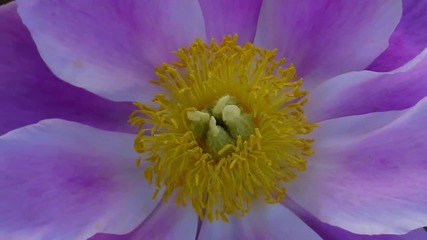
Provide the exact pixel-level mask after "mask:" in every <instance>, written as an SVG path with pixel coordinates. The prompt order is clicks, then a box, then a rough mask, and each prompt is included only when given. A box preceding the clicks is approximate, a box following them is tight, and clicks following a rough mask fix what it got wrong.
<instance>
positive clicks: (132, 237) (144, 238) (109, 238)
mask: <svg viewBox="0 0 427 240" xmlns="http://www.w3.org/2000/svg"><path fill="white" fill-rule="evenodd" d="M196 233H197V214H196V212H195V211H194V210H193V209H192V208H191V207H190V206H188V207H181V206H175V205H174V204H173V203H169V204H163V203H162V204H159V206H158V207H157V208H156V209H155V210H154V212H153V213H152V214H151V215H150V216H149V217H148V218H147V219H146V220H145V221H144V222H143V223H142V224H141V225H140V226H139V227H138V228H136V229H135V230H134V231H132V232H131V233H129V234H126V235H111V234H97V235H95V236H94V237H92V238H90V239H89V240H152V239H159V240H162V239H177V240H180V239H188V240H191V239H196Z"/></svg>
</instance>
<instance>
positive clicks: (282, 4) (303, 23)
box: [255, 0, 402, 88]
mask: <svg viewBox="0 0 427 240" xmlns="http://www.w3.org/2000/svg"><path fill="white" fill-rule="evenodd" d="M401 12H402V3H401V1H399V0H358V1H330V0H305V1H300V0H287V1H264V3H263V5H262V8H261V14H260V21H259V23H258V30H257V34H256V37H255V43H256V44H257V45H259V46H261V47H264V48H269V49H273V48H278V49H279V51H278V55H279V56H284V57H286V58H287V59H288V62H290V63H294V64H295V66H296V69H297V73H298V75H299V76H300V77H304V78H305V80H306V81H305V83H306V86H307V87H310V88H311V87H313V86H316V85H317V84H319V83H320V82H322V81H324V80H326V79H328V78H330V77H334V76H336V75H339V74H342V73H345V72H349V71H355V70H362V69H364V68H366V67H367V66H368V65H369V64H370V63H371V62H372V61H373V60H374V59H375V58H376V57H377V56H378V55H379V54H380V53H381V52H383V51H384V50H385V49H386V48H387V46H388V39H389V37H390V35H391V34H392V33H393V30H394V29H395V27H396V25H397V23H398V21H399V19H400V16H401Z"/></svg>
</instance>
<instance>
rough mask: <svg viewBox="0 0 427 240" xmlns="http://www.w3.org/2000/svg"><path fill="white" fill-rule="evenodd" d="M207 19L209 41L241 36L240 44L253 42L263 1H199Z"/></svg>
mask: <svg viewBox="0 0 427 240" xmlns="http://www.w3.org/2000/svg"><path fill="white" fill-rule="evenodd" d="M199 3H200V6H201V8H202V12H203V16H204V19H205V25H206V33H207V39H208V40H209V39H211V38H215V39H217V40H222V38H223V37H224V35H228V34H231V35H234V34H235V33H237V34H238V35H239V42H240V43H244V42H252V41H253V40H254V37H255V31H256V27H257V22H258V15H259V10H260V8H261V4H262V0H215V1H211V0H199Z"/></svg>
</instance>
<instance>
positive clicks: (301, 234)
mask: <svg viewBox="0 0 427 240" xmlns="http://www.w3.org/2000/svg"><path fill="white" fill-rule="evenodd" d="M216 239H221V240H234V239H245V240H282V239H307V240H317V239H319V240H320V239H321V238H320V237H319V236H318V235H317V234H316V233H315V232H314V231H313V230H312V229H310V228H309V227H308V226H307V225H306V224H305V223H304V222H303V221H301V219H299V218H298V217H297V216H296V215H295V214H294V213H292V212H291V211H290V210H288V209H287V208H286V207H284V206H282V205H281V204H273V205H271V204H266V203H263V202H258V203H255V204H253V205H252V210H251V211H250V212H249V213H248V214H246V215H245V216H244V217H243V218H236V217H230V222H229V223H226V222H223V221H215V222H212V223H210V222H208V221H205V222H203V224H202V227H201V229H200V233H199V238H198V240H216Z"/></svg>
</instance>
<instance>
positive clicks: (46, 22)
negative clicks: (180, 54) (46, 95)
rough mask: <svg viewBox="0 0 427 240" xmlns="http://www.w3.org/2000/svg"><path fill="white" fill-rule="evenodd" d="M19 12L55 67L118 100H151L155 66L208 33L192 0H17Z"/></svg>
mask: <svg viewBox="0 0 427 240" xmlns="http://www.w3.org/2000/svg"><path fill="white" fill-rule="evenodd" d="M17 2H18V11H19V14H20V15H21V17H22V20H23V22H24V24H25V25H26V26H27V27H28V28H29V30H30V32H31V34H32V36H33V39H34V41H35V42H36V44H37V47H38V49H39V51H40V53H41V55H42V57H43V59H44V60H45V62H46V63H47V65H48V66H49V67H50V68H51V69H52V71H53V72H54V73H55V74H56V75H57V76H58V77H60V78H61V79H64V80H65V81H67V82H69V83H71V84H74V85H76V86H79V87H83V88H85V89H87V90H89V91H92V92H94V93H96V94H99V95H101V96H104V97H106V98H109V99H112V100H117V101H129V100H131V101H136V100H138V101H147V100H148V99H151V97H152V95H153V91H154V92H157V91H156V89H154V87H153V85H152V84H148V81H149V80H151V79H152V78H153V73H154V65H157V64H160V63H162V62H165V61H169V60H170V59H175V58H172V57H173V55H172V51H174V50H177V49H178V48H180V47H182V46H183V45H188V44H189V43H191V42H192V41H193V40H194V38H196V37H202V38H204V37H205V29H204V25H203V17H202V12H201V10H200V6H199V4H198V2H196V1H191V0H182V1H174V0H165V1H156V0H149V1H137V0H94V1H86V0H74V1H60V0H40V1H34V0H18V1H17Z"/></svg>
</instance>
